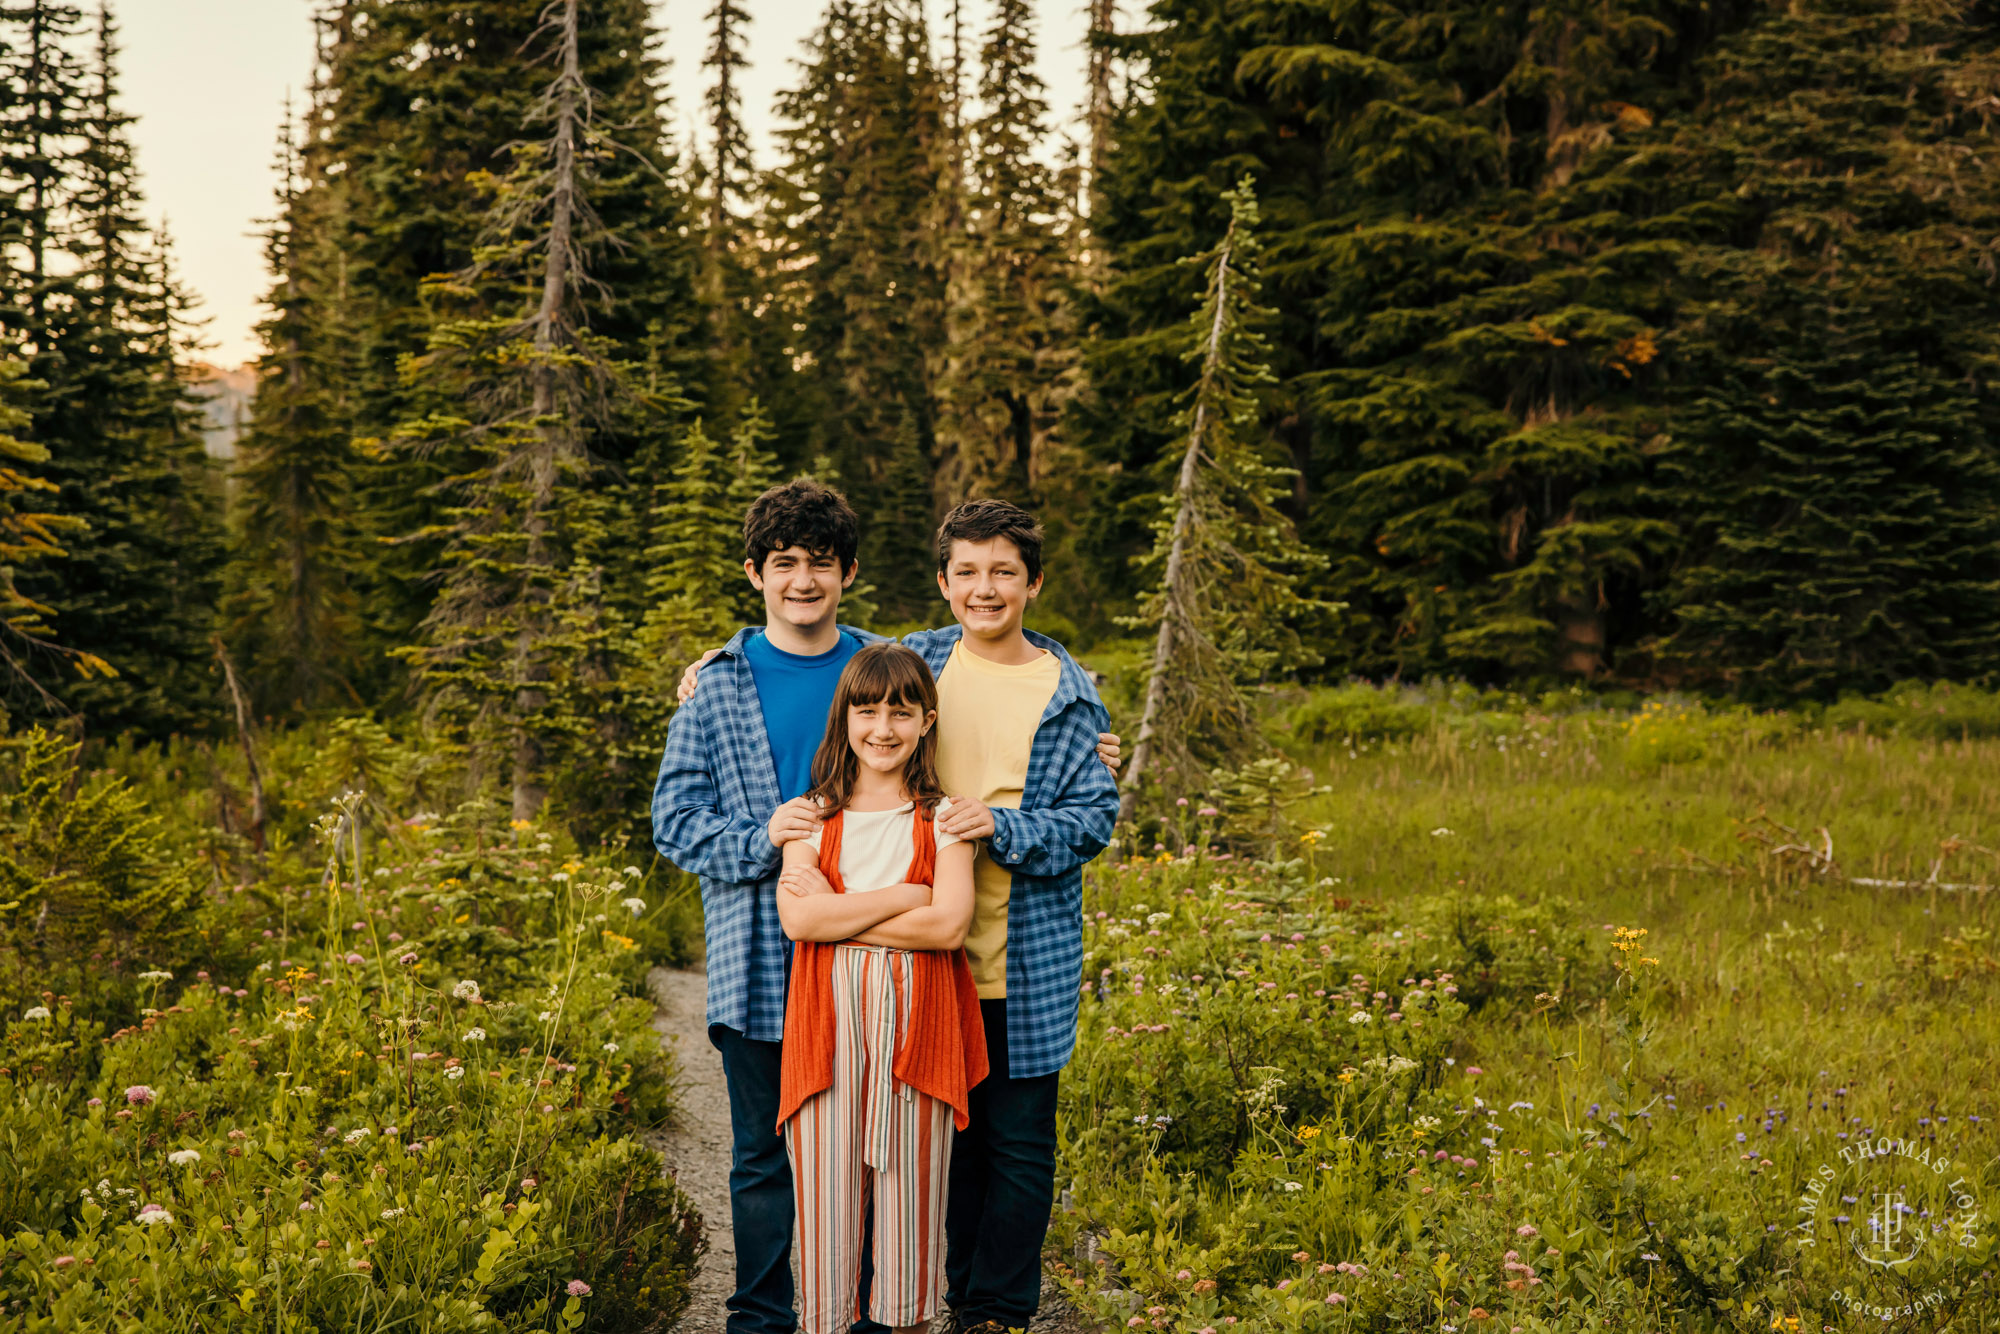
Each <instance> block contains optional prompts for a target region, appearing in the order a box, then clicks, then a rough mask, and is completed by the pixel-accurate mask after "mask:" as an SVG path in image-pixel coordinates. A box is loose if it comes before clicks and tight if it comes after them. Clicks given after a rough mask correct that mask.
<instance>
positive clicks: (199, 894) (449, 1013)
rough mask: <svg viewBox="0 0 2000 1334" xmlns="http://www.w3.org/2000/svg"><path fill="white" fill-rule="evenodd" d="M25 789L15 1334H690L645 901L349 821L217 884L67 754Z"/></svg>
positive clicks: (12, 1141) (343, 803) (14, 1194)
mask: <svg viewBox="0 0 2000 1334" xmlns="http://www.w3.org/2000/svg"><path fill="white" fill-rule="evenodd" d="M7 760H8V762H9V763H8V768H9V773H8V779H9V782H8V784H7V787H8V791H7V795H6V798H5V800H4V803H0V819H4V823H5V827H6V830H7V838H6V842H5V845H4V852H0V875H4V876H5V879H6V882H7V883H6V888H5V890H4V896H5V899H6V900H8V901H0V929H4V931H5V933H6V935H5V944H6V946H7V956H6V964H7V969H6V972H5V974H4V977H0V997H4V1013H5V1020H4V1024H0V1033H4V1041H0V1142H4V1144H5V1151H4V1153H0V1220H4V1229H5V1235H4V1242H0V1244H4V1246H5V1251H4V1254H0V1315H4V1321H0V1323H4V1324H5V1327H7V1328H9V1329H18V1330H23V1331H40V1330H64V1331H108V1330H142V1329H143V1330H148V1331H167V1330H185V1331H195V1330H217V1329H245V1330H251V1329H273V1330H322V1329H329V1330H330V1329H359V1330H389V1329H395V1328H417V1329H426V1330H473V1329H487V1330H493V1329H510V1330H512V1329H536V1330H542V1329H547V1330H574V1329H581V1328H585V1327H588V1328H590V1329H594V1330H625V1331H642V1330H662V1329H665V1328H667V1327H669V1326H670V1325H671V1324H672V1323H673V1321H674V1320H675V1318H677V1317H678V1316H679V1315H680V1313H681V1311H682V1310H683V1309H684V1307H685V1306H686V1303H687V1295H688V1281H689V1279H690V1277H691V1275H692V1273H693V1270H694V1266H695V1263H696V1261H697V1259H698V1257H699V1255H700V1253H701V1249H702V1245H703V1240H702V1221H701V1217H700V1215H699V1213H698V1212H697V1211H695V1210H694V1209H693V1208H692V1207H691V1206H690V1205H689V1203H688V1201H687V1200H686V1198H685V1197H684V1196H683V1195H682V1194H681V1193H680V1192H679V1191H678V1190H677V1189H676V1187H675V1186H674V1184H673V1183H672V1181H670V1180H668V1179H666V1178H665V1177H664V1175H663V1172H662V1165H661V1162H660V1160H659V1157H658V1155H657V1154H656V1153H654V1152H653V1151H652V1150H650V1149H648V1148H646V1147H644V1146H643V1145H642V1144H641V1143H640V1142H639V1141H638V1139H637V1132H638V1131H639V1130H640V1129H641V1128H643V1127H646V1126H648V1125H651V1124H655V1123H657V1122H658V1121H660V1120H661V1119H662V1118H664V1117H665V1116H667V1115H668V1114H669V1112H670V1110H671V1106H672V1087H673V1078H674V1068H673V1063H672V1061H671V1059H670V1057H669V1055H668V1053H667V1052H666V1051H664V1050H663V1049H662V1047H661V1045H660V1038H659V1035H658V1034H657V1033H655V1032H654V1031H653V1029H652V1028H651V1019H652V1013H653V1007H652V1005H651V1004H650V1002H648V1001H646V1000H643V999H640V998H639V995H638V992H639V988H640V983H641V979H642V977H643V974H644V972H645V969H646V967H647V966H648V961H649V960H650V959H653V958H662V957H666V958H670V957H672V956H673V954H674V950H675V948H676V947H675V946H674V945H673V944H672V943H671V937H672V936H673V934H674V931H675V928H674V927H672V926H671V925H670V924H667V923H665V922H664V921H663V917H662V914H661V913H660V912H659V911H658V905H659V896H658V894H657V892H656V891H655V889H654V888H653V886H652V885H651V884H650V883H649V877H648V876H647V875H646V873H645V872H643V871H642V870H641V869H640V868H638V867H614V866H603V865H597V864H591V863H586V862H584V861H581V860H578V859H576V858H572V857H565V856H564V855H562V854H561V853H560V852H559V851H558V850H557V848H556V847H555V845H554V843H553V842H552V840H551V837H550V836H549V835H548V834H547V833H545V832H542V831H540V830H537V829H536V828H534V827H533V826H531V825H528V824H527V823H526V822H511V821H509V820H508V819H507V818H505V816H504V814H502V813H499V812H497V811H496V810H495V809H494V808H491V807H488V806H483V805H473V806H469V807H465V808H462V809H459V810H457V811H455V812H453V813H451V814H449V815H445V816H437V815H429V814H424V813H422V812H413V813H410V814H408V815H401V814H397V813H395V812H393V811H392V810H390V809H388V808H385V807H378V806H377V804H376V803H375V801H374V800H373V799H371V798H369V797H366V796H363V795H361V794H360V793H358V792H346V793H344V794H337V795H336V796H335V797H334V798H333V799H332V800H331V801H330V802H329V803H326V804H325V805H324V807H323V808H322V809H320V810H318V811H317V812H305V811H301V812H299V813H298V815H297V817H296V818H295V819H294V820H293V821H292V828H293V829H294V830H296V831H297V833H298V835H299V837H298V841H297V842H295V843H292V844H290V845H289V846H286V840H285V839H284V838H283V837H282V835H281V836H280V838H279V839H277V840H276V842H275V846H274V847H273V848H271V849H269V850H268V851H267V852H266V854H265V855H264V856H263V858H262V862H263V865H264V867H265V868H266V871H267V873H266V874H264V875H262V876H259V877H255V878H247V879H246V880H243V881H231V880H224V879H218V877H217V876H216V874H215V871H216V870H217V868H218V867H220V866H221V865H223V863H222V862H220V861H214V862H211V863H210V864H209V865H207V866H206V867H205V866H204V864H203V859H202V858H201V856H200V855H199V853H198V851H197V850H196V849H195V848H194V847H192V846H190V845H189V844H188V842H187V838H186V836H187V833H188V831H187V830H186V829H179V830H176V829H174V828H172V827H169V826H168V825H167V824H165V823H164V822H163V821H162V819H161V818H160V814H159V812H157V811H156V810H154V809H152V807H151V806H150V805H149V804H148V803H147V802H146V801H144V800H143V798H142V796H141V794H140V791H139V790H138V789H136V788H134V787H133V786H132V785H131V784H129V783H127V782H126V781H125V780H123V779H120V778H117V777H114V776H110V775H104V774H98V775H87V774H85V773H82V772H80V771H79V770H78V769H77V767H76V764H75V751H74V749H73V748H72V747H69V746H67V745H65V744H62V743H59V742H58V741H56V740H55V739H54V738H52V737H50V736H48V735H47V734H45V733H32V734H29V735H28V736H27V737H25V738H24V739H18V740H16V741H14V742H10V743H9V745H8V755H7ZM301 767H302V769H303V768H305V767H306V766H303V765H302V766H301ZM172 777H173V775H172V773H171V770H165V771H162V772H159V773H156V774H155V775H154V778H155V780H156V782H158V783H159V784H160V785H161V786H163V787H171V785H172V782H171V780H172ZM308 786H309V784H308V782H306V781H305V780H301V781H300V782H299V783H298V784H297V785H296V788H297V790H304V789H305V788H307V787H308ZM294 800H295V801H296V804H297V805H300V806H304V805H306V804H307V803H305V802H304V801H303V800H302V799H294ZM309 816H310V819H309V818H308V817H309ZM210 851H212V852H213V851H216V849H214V848H211V849H210ZM235 851H236V852H243V851H244V850H243V849H235ZM257 864H258V858H257V857H255V856H252V855H246V856H244V857H243V859H242V862H241V865H242V866H243V867H244V868H245V869H246V870H249V869H252V868H255V867H256V865H257ZM663 933H665V934H664V936H663Z"/></svg>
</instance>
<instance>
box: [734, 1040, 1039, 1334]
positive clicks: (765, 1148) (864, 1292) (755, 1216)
mask: <svg viewBox="0 0 2000 1334" xmlns="http://www.w3.org/2000/svg"><path fill="white" fill-rule="evenodd" d="M708 1040H709V1041H710V1042H711V1043H713V1044H714V1045H715V1049H716V1050H717V1051H719V1052H721V1053H722V1077H723V1080H724V1082H725V1083H726V1084H727V1085H728V1086H729V1129H730V1139H731V1144H730V1155H729V1221H730V1226H731V1227H732V1228H733V1229H734V1231H735V1234H736V1291H735V1292H733V1293H731V1294H730V1297H729V1319H728V1323H727V1329H728V1331H729V1334H793V1331H794V1330H796V1329H797V1328H798V1324H799V1318H798V1313H797V1312H795V1311H794V1310H793V1309H792V1220H793V1212H792V1210H793V1201H792V1164H791V1160H790V1159H788V1158H786V1157H785V1137H784V1136H783V1135H780V1134H779V1133H778V1132H777V1129H776V1126H777V1124H778V1082H779V1077H780V1056H779V1054H780V1052H781V1050H782V1044H780V1043H776V1042H759V1041H757V1040H755V1039H754V1038H746V1037H744V1036H743V1035H742V1034H741V1033H739V1032H737V1031H736V1030H735V1029H733V1028H726V1027H724V1026H723V1025H721V1024H710V1025H709V1028H708ZM1044 1221H1045V1222H1046V1219H1045V1220H1044ZM870 1269H871V1266H870V1265H869V1264H868V1252H867V1250H866V1249H863V1251H862V1273H861V1297H860V1300H861V1309H862V1310H864V1311H865V1310H867V1309H868V1304H867V1303H868V1283H869V1279H870V1277H871V1274H870ZM885 1329H886V1326H883V1325H878V1324H876V1323H875V1322H874V1321H872V1320H868V1319H866V1318H863V1319H861V1320H859V1321H856V1322H855V1324H854V1326H853V1334H883V1331H884V1330H885Z"/></svg>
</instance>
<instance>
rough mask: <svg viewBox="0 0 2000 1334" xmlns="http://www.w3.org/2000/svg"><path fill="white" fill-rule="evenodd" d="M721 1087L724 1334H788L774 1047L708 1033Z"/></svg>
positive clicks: (786, 1207) (787, 1205)
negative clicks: (727, 1242)
mask: <svg viewBox="0 0 2000 1334" xmlns="http://www.w3.org/2000/svg"><path fill="white" fill-rule="evenodd" d="M708 1040H709V1041H710V1042H712V1043H714V1044H715V1049H716V1050H717V1051H719V1052H721V1053H722V1077H723V1080H724V1082H725V1083H727V1084H728V1086H729V1129H730V1132H731V1144H730V1153H729V1222H730V1226H731V1228H732V1229H733V1230H734V1231H735V1234H736V1291H735V1292H733V1293H731V1294H730V1297H729V1320H728V1330H729V1334H792V1331H794V1330H795V1329H797V1328H798V1324H799V1320H798V1315H797V1314H796V1313H795V1312H794V1311H793V1310H792V1165H791V1162H790V1160H789V1159H787V1158H786V1157H785V1139H784V1136H782V1135H780V1134H779V1133H778V1131H777V1124H778V1076H779V1062H778V1053H779V1046H780V1044H778V1043H776V1042H758V1041H756V1040H755V1039H753V1038H746V1037H744V1036H743V1035H742V1034H741V1033H739V1032H737V1031H736V1030H735V1029H733V1028H727V1027H725V1026H723V1025H722V1024H710V1025H709V1026H708Z"/></svg>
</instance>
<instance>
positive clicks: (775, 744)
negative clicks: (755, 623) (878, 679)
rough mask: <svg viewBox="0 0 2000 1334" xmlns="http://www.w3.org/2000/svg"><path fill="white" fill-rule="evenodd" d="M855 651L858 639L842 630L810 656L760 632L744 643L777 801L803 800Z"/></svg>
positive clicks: (857, 651) (858, 643)
mask: <svg viewBox="0 0 2000 1334" xmlns="http://www.w3.org/2000/svg"><path fill="white" fill-rule="evenodd" d="M860 651H861V641H860V640H858V639H856V638H855V637H854V636H853V635H850V634H848V633H847V632H846V631H845V630H843V631H841V632H840V642H839V643H838V644H835V645H834V646H833V647H832V648H830V649H828V650H827V651H826V652H824V653H814V654H811V655H804V654H798V653H787V652H785V651H784V650H783V649H781V648H779V647H778V646H777V645H775V644H773V643H772V642H771V639H770V636H768V635H766V634H764V633H763V632H762V631H759V632H758V633H756V634H754V635H752V636H750V638H749V639H748V640H746V641H745V642H744V645H743V657H744V659H745V660H746V661H748V662H749V664H750V679H751V680H753V681H755V682H756V683H757V703H758V704H759V705H760V706H761V707H762V708H763V710H764V734H765V735H766V736H767V737H769V738H770V742H771V759H772V760H773V761H774V762H775V763H776V765H777V768H778V800H780V801H790V800H791V799H792V798H794V797H803V796H804V795H805V794H806V790H807V789H808V788H810V787H811V786H812V767H813V756H814V755H816V754H818V753H819V743H820V742H821V740H823V739H824V738H825V736H826V715H827V712H828V711H829V710H831V709H832V708H833V694H834V690H835V689H836V688H837V687H838V686H839V685H840V674H841V673H842V672H843V671H845V670H846V669H847V660H848V659H849V658H852V657H853V656H854V655H855V654H857V653H859V652H860Z"/></svg>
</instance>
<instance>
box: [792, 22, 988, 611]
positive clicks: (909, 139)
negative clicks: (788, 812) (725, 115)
mask: <svg viewBox="0 0 2000 1334" xmlns="http://www.w3.org/2000/svg"><path fill="white" fill-rule="evenodd" d="M945 96H946V94H945V88H944V82H943V80H942V79H941V78H940V77H939V73H938V70H937V68H936V66H935V64H934V62H933V61H932V58H931V54H930V39H929V34H928V32H927V30H926V28H925V25H924V22H923V16H922V13H921V11H920V10H919V9H917V8H916V7H914V6H909V5H906V4H904V3H902V0H865V2H864V3H851V2H850V0H838V3H836V4H834V5H833V6H832V7H831V8H830V9H829V10H828V12H827V15H826V18H825V20H824V21H823V22H822V24H821V26H820V28H819V29H818V30H817V31H816V33H815V34H814V37H813V40H812V45H811V47H810V50H809V53H808V56H807V58H806V60H805V61H804V63H803V69H802V81H801V83H800V84H799V86H798V87H796V88H794V89H792V90H790V91H788V92H787V93H786V94H784V96H783V97H781V98H780V101H779V112H780V115H781V117H782V118H783V119H784V121H785V122H786V123H785V125H784V126H783V128H782V129H781V130H780V132H779V136H778V137H779V144H780V153H781V161H780V163H779V164H778V166H777V168H776V169H775V171H774V172H773V174H772V177H771V179H770V184H769V193H770V201H769V203H768V205H767V207H768V210H769V212H770V214H771V215H772V216H773V217H774V218H775V219H780V220H782V224H783V225H782V231H780V232H778V233H777V234H776V235H774V236H773V238H772V240H773V253H772V255H771V257H770V264H771V267H772V269H773V271H774V272H775V273H777V274H778V275H780V278H781V281H780V282H779V283H778V284H777V285H776V287H775V290H774V292H773V306H774V316H775V318H776V319H777V320H778V321H780V322H781V327H786V328H788V330H789V332H790V333H791V337H790V338H789V339H787V340H786V343H785V345H784V348H783V356H784V357H785V359H786V360H787V361H788V362H789V363H790V364H791V365H792V366H794V367H795V368H796V371H795V373H794V374H792V375H790V376H787V377H785V378H784V379H782V380H780V381H778V382H777V383H776V384H774V385H773V386H772V392H771V401H770V406H771V409H772V414H773V418H774V423H775V425H776V426H777V429H778V431H779V437H778V441H779V450H780V453H781V456H783V457H788V458H790V459H794V460H804V459H811V458H819V457H824V458H826V459H828V460H830V461H831V463H832V464H833V467H834V469H835V471H836V472H837V473H838V477H839V480H840V482H841V484H842V485H843V487H844V489H845V490H846V491H847V493H848V495H849V497H850V498H851V499H852V500H853V501H854V502H855V506H856V508H857V509H859V510H860V511H861V512H862V513H864V514H868V515H870V516H871V518H870V521H869V522H868V524H867V525H866V526H865V527H864V529H863V532H862V547H861V562H862V566H863V569H864V571H865V576H866V577H867V578H869V579H870V580H871V581H872V583H873V584H874V586H875V588H876V590H877V593H878V597H879V601H880V604H881V606H882V609H883V611H884V613H885V614H886V615H888V616H890V617H891V618H892V619H898V620H907V619H913V618H915V617H918V616H921V615H926V614H928V613H929V611H930V608H931V606H932V604H933V603H934V601H935V598H936V594H935V591H934V589H933V587H932V582H931V580H930V578H929V574H928V570H929V565H928V561H927V557H926V552H927V550H928V547H929V542H930V530H931V526H932V524H933V522H934V520H935V518H936V510H935V501H934V498H933V481H932V473H933V470H934V460H935V458H936V455H937V417H938V406H937V396H936V387H935V374H936V372H935V367H936V364H937V360H938V358H939V355H940V352H941V349H942V347H943V345H944V341H945V333H944V323H945V304H946V293H945V280H944V256H943V253H942V249H943V248H942V245H941V238H942V236H943V234H944V228H943V227H942V226H941V225H940V224H941V220H942V218H943V216H944V215H945V213H946V211H947V210H948V209H949V207H950V192H949V191H948V190H947V189H946V188H945V186H944V182H945V180H946V179H947V178H948V175H949V172H950V144H949V140H948V136H947V133H946V126H945V120H944V105H945ZM892 516H893V517H892Z"/></svg>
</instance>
